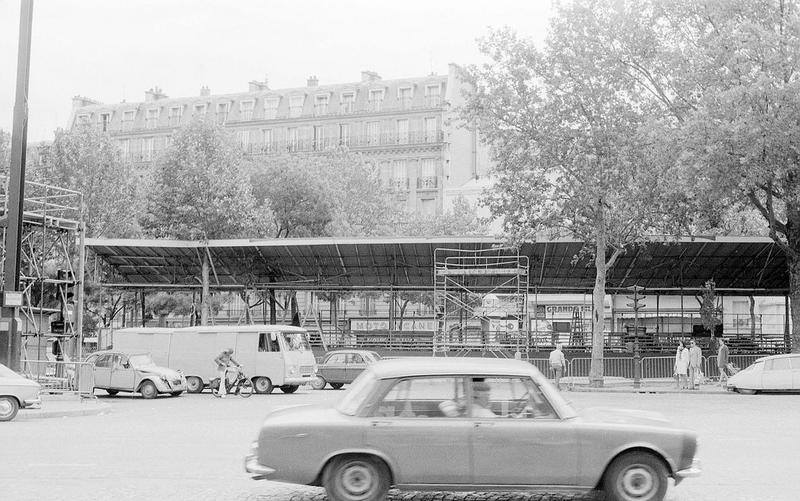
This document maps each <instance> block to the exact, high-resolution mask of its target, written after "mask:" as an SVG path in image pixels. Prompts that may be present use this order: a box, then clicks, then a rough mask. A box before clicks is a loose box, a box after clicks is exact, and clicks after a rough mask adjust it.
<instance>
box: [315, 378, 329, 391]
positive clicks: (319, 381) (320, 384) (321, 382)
mask: <svg viewBox="0 0 800 501" xmlns="http://www.w3.org/2000/svg"><path fill="white" fill-rule="evenodd" d="M327 385H328V382H327V381H325V378H323V377H322V376H317V377H315V378H314V379H312V380H311V387H312V388H314V389H315V390H322V389H324V388H325V387H326V386H327Z"/></svg>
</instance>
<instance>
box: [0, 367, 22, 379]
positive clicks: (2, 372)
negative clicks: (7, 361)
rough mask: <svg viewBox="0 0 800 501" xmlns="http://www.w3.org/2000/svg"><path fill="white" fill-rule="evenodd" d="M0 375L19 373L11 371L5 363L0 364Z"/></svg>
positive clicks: (13, 375)
mask: <svg viewBox="0 0 800 501" xmlns="http://www.w3.org/2000/svg"><path fill="white" fill-rule="evenodd" d="M0 377H20V375H19V374H17V373H16V372H14V371H12V370H11V369H9V368H8V367H6V366H5V365H3V364H0Z"/></svg>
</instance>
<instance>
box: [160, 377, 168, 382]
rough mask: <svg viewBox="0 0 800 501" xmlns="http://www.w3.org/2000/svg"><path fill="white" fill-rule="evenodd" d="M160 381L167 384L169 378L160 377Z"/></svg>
mask: <svg viewBox="0 0 800 501" xmlns="http://www.w3.org/2000/svg"><path fill="white" fill-rule="evenodd" d="M161 380H162V381H164V382H165V383H169V378H167V376H161Z"/></svg>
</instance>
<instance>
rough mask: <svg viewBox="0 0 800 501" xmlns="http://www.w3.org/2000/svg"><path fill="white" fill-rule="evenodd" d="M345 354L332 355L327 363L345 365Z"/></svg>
mask: <svg viewBox="0 0 800 501" xmlns="http://www.w3.org/2000/svg"><path fill="white" fill-rule="evenodd" d="M345 356H346V355H345V354H344V353H337V354H335V355H331V357H330V358H329V359H328V361H327V362H326V363H329V364H343V363H344V362H345Z"/></svg>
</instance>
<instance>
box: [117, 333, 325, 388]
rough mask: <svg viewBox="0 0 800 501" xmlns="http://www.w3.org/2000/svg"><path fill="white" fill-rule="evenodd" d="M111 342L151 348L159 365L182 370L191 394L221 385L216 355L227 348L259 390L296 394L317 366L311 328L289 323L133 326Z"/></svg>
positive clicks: (131, 347)
mask: <svg viewBox="0 0 800 501" xmlns="http://www.w3.org/2000/svg"><path fill="white" fill-rule="evenodd" d="M112 342H113V346H114V349H115V350H123V351H137V352H148V353H150V356H151V357H152V358H153V361H155V363H156V364H157V365H160V366H164V367H169V368H170V369H175V370H179V371H181V372H182V373H183V375H184V376H185V377H186V382H187V388H188V391H189V392H190V393H199V392H201V391H203V389H204V388H206V387H209V386H211V385H212V383H214V384H216V380H217V379H218V376H217V365H216V363H214V359H215V358H216V357H217V355H219V354H220V353H221V352H222V351H223V350H225V349H228V348H232V349H233V350H234V353H233V358H234V359H235V360H236V361H237V362H239V363H240V364H241V365H242V367H243V370H244V373H245V375H247V376H248V377H249V378H251V379H252V381H253V386H254V387H255V390H256V392H257V393H271V392H272V390H273V389H274V388H276V387H277V388H280V389H281V391H283V392H284V393H294V392H295V391H297V389H298V388H299V387H300V385H303V384H306V383H309V382H311V380H312V379H313V377H314V372H315V370H316V360H315V358H314V354H313V353H312V351H311V346H310V345H309V343H308V332H306V330H305V329H302V328H300V327H293V326H288V325H236V326H233V325H219V326H202V327H201V326H197V327H182V328H174V329H170V328H146V327H142V328H136V327H133V328H128V329H120V330H117V331H114V334H113V341H112Z"/></svg>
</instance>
